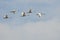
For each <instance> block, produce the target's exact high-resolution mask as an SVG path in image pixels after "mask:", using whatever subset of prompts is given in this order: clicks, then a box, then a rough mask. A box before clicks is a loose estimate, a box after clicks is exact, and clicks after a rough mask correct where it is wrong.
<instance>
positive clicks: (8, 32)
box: [0, 19, 60, 40]
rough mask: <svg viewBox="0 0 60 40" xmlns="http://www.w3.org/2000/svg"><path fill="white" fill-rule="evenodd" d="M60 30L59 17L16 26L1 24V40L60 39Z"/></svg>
mask: <svg viewBox="0 0 60 40" xmlns="http://www.w3.org/2000/svg"><path fill="white" fill-rule="evenodd" d="M12 27H13V26H12ZM59 30H60V21H59V20H58V19H52V20H49V21H46V22H43V21H40V22H36V23H33V22H31V23H26V24H24V25H22V26H20V25H19V26H16V28H10V26H9V25H7V24H0V40H60V38H59V37H60V31H59Z"/></svg>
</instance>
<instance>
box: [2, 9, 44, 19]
mask: <svg viewBox="0 0 60 40" xmlns="http://www.w3.org/2000/svg"><path fill="white" fill-rule="evenodd" d="M10 13H13V14H16V10H12V11H10ZM27 13H29V14H32V9H29V11H28V12H27ZM36 15H37V16H38V17H41V16H42V15H45V14H43V13H41V12H39V13H37V14H36ZM25 16H28V15H27V14H26V12H22V13H21V17H25ZM3 18H4V19H8V18H9V16H8V15H7V14H6V15H4V17H3Z"/></svg>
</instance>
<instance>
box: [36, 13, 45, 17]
mask: <svg viewBox="0 0 60 40" xmlns="http://www.w3.org/2000/svg"><path fill="white" fill-rule="evenodd" d="M36 15H37V16H39V17H41V16H42V15H45V14H43V13H41V12H39V13H38V14H36Z"/></svg>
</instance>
